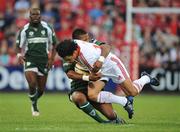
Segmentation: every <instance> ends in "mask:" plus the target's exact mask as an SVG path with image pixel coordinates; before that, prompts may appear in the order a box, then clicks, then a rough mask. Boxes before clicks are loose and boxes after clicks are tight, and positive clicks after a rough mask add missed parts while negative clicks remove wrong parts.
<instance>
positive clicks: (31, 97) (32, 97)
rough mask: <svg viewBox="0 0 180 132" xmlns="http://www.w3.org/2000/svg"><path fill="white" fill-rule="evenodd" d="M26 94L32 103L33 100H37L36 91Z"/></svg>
mask: <svg viewBox="0 0 180 132" xmlns="http://www.w3.org/2000/svg"><path fill="white" fill-rule="evenodd" d="M28 96H29V98H30V100H31V101H32V103H33V102H37V100H38V93H37V91H36V92H35V93H34V94H29V95H28Z"/></svg>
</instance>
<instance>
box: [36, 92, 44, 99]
mask: <svg viewBox="0 0 180 132" xmlns="http://www.w3.org/2000/svg"><path fill="white" fill-rule="evenodd" d="M42 95H43V92H42V91H38V90H37V98H38V99H39V98H40V97H41V96H42Z"/></svg>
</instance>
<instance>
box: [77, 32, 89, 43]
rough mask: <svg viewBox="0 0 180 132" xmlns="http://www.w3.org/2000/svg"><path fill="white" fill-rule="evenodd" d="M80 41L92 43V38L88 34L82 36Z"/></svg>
mask: <svg viewBox="0 0 180 132" xmlns="http://www.w3.org/2000/svg"><path fill="white" fill-rule="evenodd" d="M79 39H80V40H83V41H87V42H89V41H90V38H89V34H88V33H86V34H83V35H80V36H79Z"/></svg>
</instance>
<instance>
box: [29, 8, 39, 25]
mask: <svg viewBox="0 0 180 132" xmlns="http://www.w3.org/2000/svg"><path fill="white" fill-rule="evenodd" d="M40 20H41V16H40V10H31V11H30V21H31V23H33V24H38V23H39V22H40Z"/></svg>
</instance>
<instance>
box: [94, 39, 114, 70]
mask: <svg viewBox="0 0 180 132" xmlns="http://www.w3.org/2000/svg"><path fill="white" fill-rule="evenodd" d="M96 44H97V45H99V46H100V47H101V55H100V57H99V59H98V60H97V61H96V62H95V63H94V65H93V70H92V71H93V72H94V73H97V72H98V71H99V70H100V69H101V67H102V65H103V63H104V61H105V58H106V57H107V56H108V54H109V53H110V51H111V46H110V45H109V44H106V43H103V42H99V41H96Z"/></svg>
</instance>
